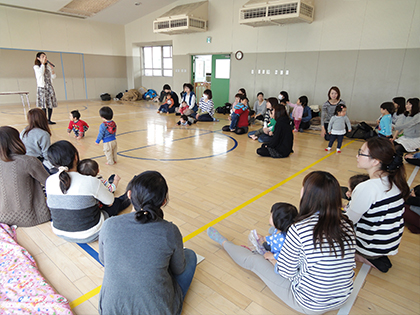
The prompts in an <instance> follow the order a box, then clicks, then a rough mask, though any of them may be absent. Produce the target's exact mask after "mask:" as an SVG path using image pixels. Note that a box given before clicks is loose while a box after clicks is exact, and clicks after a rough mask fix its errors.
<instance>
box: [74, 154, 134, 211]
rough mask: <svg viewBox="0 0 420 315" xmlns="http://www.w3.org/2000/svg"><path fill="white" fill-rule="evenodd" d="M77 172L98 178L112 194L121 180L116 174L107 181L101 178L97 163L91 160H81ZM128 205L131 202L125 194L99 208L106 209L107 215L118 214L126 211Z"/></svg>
mask: <svg viewBox="0 0 420 315" xmlns="http://www.w3.org/2000/svg"><path fill="white" fill-rule="evenodd" d="M77 171H78V172H79V173H80V174H82V175H86V176H92V177H96V178H98V179H99V180H100V181H101V182H102V183H103V184H104V185H105V187H106V188H108V190H109V191H110V192H112V193H114V192H115V190H116V189H117V186H118V183H119V182H120V180H121V178H120V177H119V176H118V175H117V174H115V175H114V174H113V175H111V176H110V177H109V178H108V180H106V179H105V178H103V177H102V176H101V175H100V174H99V165H98V163H97V162H96V161H94V160H92V159H84V160H81V161H80V162H79V164H78V165H77ZM130 204H131V201H130V199H129V198H128V197H127V193H125V194H124V195H122V196H120V197H117V198H115V199H114V203H113V204H112V205H110V206H106V205H102V204H100V205H99V206H100V208H101V209H102V210H104V209H105V208H106V209H107V212H108V213H110V212H114V213H119V212H121V211H122V210H124V209H126V208H127V207H128V206H129V205H130Z"/></svg>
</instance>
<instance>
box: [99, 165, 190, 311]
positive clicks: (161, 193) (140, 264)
mask: <svg viewBox="0 0 420 315" xmlns="http://www.w3.org/2000/svg"><path fill="white" fill-rule="evenodd" d="M127 194H128V197H129V198H130V199H131V202H132V204H133V208H134V209H133V211H132V212H131V213H127V214H123V215H120V216H117V217H114V218H111V219H109V220H106V221H105V223H104V225H103V228H102V230H101V233H100V235H99V259H100V260H101V262H102V263H103V264H104V266H105V274H104V279H103V284H102V288H101V293H100V297H99V313H100V314H131V315H136V314H162V315H170V314H171V315H175V314H181V311H182V304H183V301H184V298H185V295H186V294H187V291H188V288H189V287H190V284H191V281H192V279H193V277H194V273H195V268H196V264H197V256H196V254H195V253H194V252H193V251H192V250H191V249H187V248H185V249H184V245H183V242H182V235H181V232H180V231H179V229H178V227H177V226H176V225H175V224H173V223H172V222H168V221H166V220H164V218H163V216H164V215H163V211H162V209H161V208H162V207H163V206H165V205H166V204H167V202H168V185H167V184H166V180H165V178H163V176H162V175H161V174H160V173H158V172H156V171H146V172H143V173H141V174H140V175H137V176H135V177H134V178H133V179H132V180H131V181H130V183H129V184H128V186H127Z"/></svg>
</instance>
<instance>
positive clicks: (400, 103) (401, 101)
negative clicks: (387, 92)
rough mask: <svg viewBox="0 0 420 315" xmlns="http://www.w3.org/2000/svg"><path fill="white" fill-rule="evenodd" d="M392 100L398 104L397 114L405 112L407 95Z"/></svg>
mask: <svg viewBox="0 0 420 315" xmlns="http://www.w3.org/2000/svg"><path fill="white" fill-rule="evenodd" d="M392 101H393V102H394V103H395V104H397V105H398V109H397V115H401V114H404V112H405V97H402V96H397V97H394V98H393V99H392Z"/></svg>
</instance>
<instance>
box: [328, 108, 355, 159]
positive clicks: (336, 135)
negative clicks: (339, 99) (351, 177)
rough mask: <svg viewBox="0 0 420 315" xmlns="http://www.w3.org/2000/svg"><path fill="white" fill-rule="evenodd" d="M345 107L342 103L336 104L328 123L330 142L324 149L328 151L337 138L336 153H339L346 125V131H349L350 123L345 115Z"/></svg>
mask: <svg viewBox="0 0 420 315" xmlns="http://www.w3.org/2000/svg"><path fill="white" fill-rule="evenodd" d="M346 113H347V108H346V105H344V104H338V105H337V106H336V107H335V111H334V116H333V117H331V120H330V122H329V124H328V134H330V142H329V144H328V148H326V149H325V151H330V150H331V147H332V145H333V143H334V141H335V139H337V153H341V144H342V143H343V138H344V135H345V134H346V125H347V128H348V131H351V124H350V120H349V118H348V117H347V116H346Z"/></svg>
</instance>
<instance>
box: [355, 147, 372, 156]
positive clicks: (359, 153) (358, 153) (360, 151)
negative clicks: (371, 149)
mask: <svg viewBox="0 0 420 315" xmlns="http://www.w3.org/2000/svg"><path fill="white" fill-rule="evenodd" d="M357 155H358V156H366V157H370V155H369V154H363V153H362V149H359V151H357Z"/></svg>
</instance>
